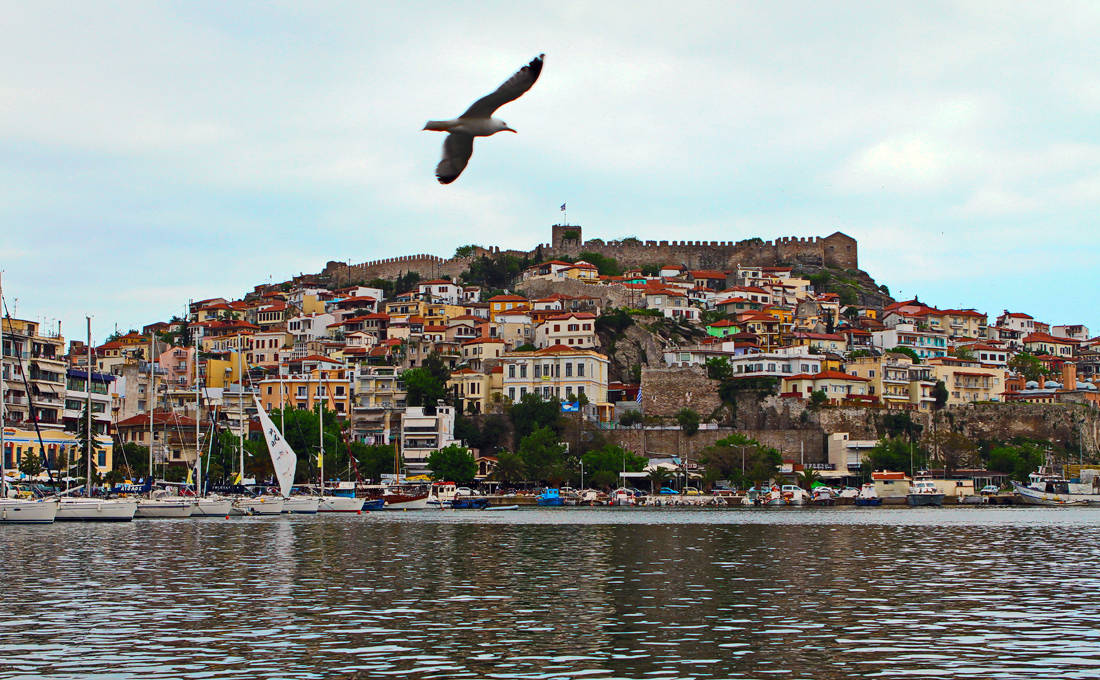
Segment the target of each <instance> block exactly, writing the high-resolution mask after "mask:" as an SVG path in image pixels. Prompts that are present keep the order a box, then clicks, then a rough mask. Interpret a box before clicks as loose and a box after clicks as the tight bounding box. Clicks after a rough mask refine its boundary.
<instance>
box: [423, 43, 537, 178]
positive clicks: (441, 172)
mask: <svg viewBox="0 0 1100 680" xmlns="http://www.w3.org/2000/svg"><path fill="white" fill-rule="evenodd" d="M545 56H546V55H545V54H540V55H539V56H537V57H535V58H534V59H532V60H531V63H530V64H527V65H526V66H524V67H523V68H521V69H520V70H518V71H516V73H515V74H514V75H513V76H512V77H511V78H509V79H508V80H506V81H504V84H503V85H501V86H500V87H498V88H497V89H496V91H495V92H492V93H490V94H487V95H485V96H484V97H482V98H481V99H478V100H477V101H476V102H474V103H473V104H472V105H471V106H470V108H468V109H466V112H465V113H463V114H462V115H461V116H459V117H458V118H454V119H452V120H429V121H428V122H427V123H426V124H425V125H424V129H425V130H434V131H436V132H447V133H450V134H448V135H447V138H446V139H445V140H443V160H441V161H439V165H437V166H436V168H435V177H436V179H438V180H439V183H440V184H450V183H451V182H453V181H455V180H456V179H458V176H459V175H461V174H462V171H463V170H465V169H466V164H467V163H469V162H470V156H471V155H472V154H473V153H474V137H489V136H491V135H495V134H496V133H498V132H503V131H505V130H507V131H508V132H515V130H513V129H512V128H510V127H508V124H507V123H505V122H504V121H503V120H500V119H499V118H493V117H492V116H493V112H494V111H496V110H497V109H499V108H500V107H502V106H504V105H505V104H507V103H508V102H510V101H513V100H515V99H519V98H520V96H521V95H522V94H523V93H524V92H526V91H527V90H530V89H531V86H532V85H534V84H535V81H536V80H538V78H539V74H540V73H542V60H543V58H544V57H545Z"/></svg>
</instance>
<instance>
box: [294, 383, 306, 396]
mask: <svg viewBox="0 0 1100 680" xmlns="http://www.w3.org/2000/svg"><path fill="white" fill-rule="evenodd" d="M296 396H299V397H304V396H306V388H305V386H303V385H299V386H298V392H297V395H296Z"/></svg>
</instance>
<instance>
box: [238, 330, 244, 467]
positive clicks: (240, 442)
mask: <svg viewBox="0 0 1100 680" xmlns="http://www.w3.org/2000/svg"><path fill="white" fill-rule="evenodd" d="M241 344H242V343H241V336H240V333H238V334H237V387H238V388H240V389H239V391H238V393H237V406H239V407H240V408H239V409H238V413H237V450H238V451H239V453H240V471H241V483H242V484H243V483H244V373H243V372H242V371H241Z"/></svg>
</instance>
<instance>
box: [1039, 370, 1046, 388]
mask: <svg viewBox="0 0 1100 680" xmlns="http://www.w3.org/2000/svg"><path fill="white" fill-rule="evenodd" d="M1046 386H1047V377H1046V376H1045V375H1043V374H1042V373H1040V374H1039V389H1043V388H1045V387H1046Z"/></svg>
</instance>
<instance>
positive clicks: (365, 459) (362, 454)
mask: <svg viewBox="0 0 1100 680" xmlns="http://www.w3.org/2000/svg"><path fill="white" fill-rule="evenodd" d="M350 446H351V455H352V456H354V457H355V464H356V466H357V467H358V469H359V476H360V477H363V478H364V479H369V480H371V481H375V482H377V481H381V480H382V475H386V474H392V473H393V471H394V463H395V458H396V453H395V451H394V446H393V444H374V445H372V444H364V443H363V442H352V443H351V445H350Z"/></svg>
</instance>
